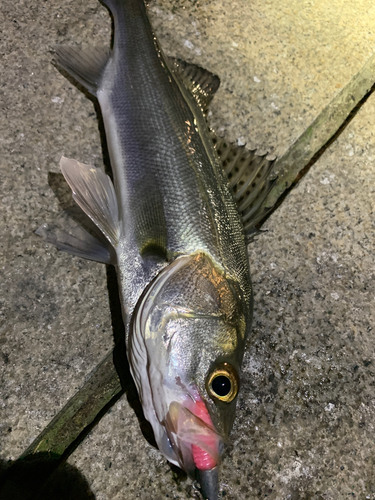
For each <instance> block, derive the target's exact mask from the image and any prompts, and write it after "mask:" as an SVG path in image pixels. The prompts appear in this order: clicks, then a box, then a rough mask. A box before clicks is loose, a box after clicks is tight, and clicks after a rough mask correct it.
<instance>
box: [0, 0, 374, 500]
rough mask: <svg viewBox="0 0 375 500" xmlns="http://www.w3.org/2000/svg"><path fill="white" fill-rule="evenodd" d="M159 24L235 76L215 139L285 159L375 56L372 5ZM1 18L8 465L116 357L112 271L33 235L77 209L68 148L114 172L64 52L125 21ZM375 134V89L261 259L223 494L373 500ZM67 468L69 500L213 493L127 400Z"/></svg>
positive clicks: (173, 44) (65, 11) (177, 3)
mask: <svg viewBox="0 0 375 500" xmlns="http://www.w3.org/2000/svg"><path fill="white" fill-rule="evenodd" d="M150 16H151V18H152V21H153V23H154V26H155V29H156V31H157V33H158V35H159V39H160V41H161V44H162V46H163V47H164V50H165V52H166V53H168V54H171V55H177V56H179V57H181V58H183V59H186V60H189V61H193V62H195V63H198V64H199V65H201V66H202V67H205V68H207V69H210V70H211V71H213V72H215V73H216V74H218V75H219V76H220V78H221V87H220V89H219V92H218V94H217V96H216V97H215V99H214V101H213V103H212V106H211V113H210V120H211V123H212V124H213V126H214V127H215V128H216V130H219V131H220V132H221V133H224V134H225V135H226V136H227V137H228V138H229V139H231V140H239V142H240V143H247V144H248V145H249V146H250V147H251V148H254V147H257V148H259V151H260V152H266V151H270V152H271V153H273V154H276V155H282V154H283V153H284V152H285V151H286V150H287V149H288V147H289V146H290V145H291V144H292V143H293V142H294V141H295V140H296V139H297V137H298V136H299V135H300V134H301V133H302V132H303V131H304V130H305V129H306V127H307V126H308V125H309V124H310V123H311V121H312V120H313V119H314V118H315V117H316V116H317V115H318V113H319V112H320V111H321V110H322V109H323V108H324V107H325V106H326V105H327V104H328V103H329V102H330V100H331V99H332V97H333V96H334V95H335V94H336V93H337V92H338V91H339V90H340V88H342V87H343V86H344V85H345V84H346V83H347V82H348V80H349V79H350V78H351V77H352V76H353V75H354V74H355V73H356V72H357V71H359V69H360V68H361V67H362V66H363V64H364V63H365V62H366V60H367V59H368V58H369V57H370V56H371V55H372V53H373V50H374V47H375V28H374V27H375V7H374V5H373V3H372V2H370V1H369V0H363V1H357V2H343V1H342V0H341V1H339V0H330V1H328V0H321V1H316V2H312V1H307V0H303V1H297V0H290V1H288V2H282V3H280V2H277V1H276V0H271V1H268V2H261V1H260V0H254V1H252V2H251V3H249V1H248V0H237V1H235V2H230V1H229V0H215V1H212V0H211V1H210V0H208V1H204V2H203V1H198V2H197V1H193V0H190V1H188V0H158V1H157V3H155V4H154V3H153V4H152V5H151V13H150ZM0 21H1V27H2V37H1V39H0V49H1V57H0V71H1V75H2V84H1V86H0V104H1V111H2V113H1V119H0V144H1V151H2V153H1V156H0V189H1V196H0V215H1V217H0V234H1V235H2V236H1V238H0V264H1V266H0V459H2V460H3V462H4V463H5V461H7V460H10V459H11V460H14V459H16V458H17V457H18V456H19V455H20V454H21V453H22V451H23V450H24V449H25V448H26V447H27V446H28V445H29V444H30V443H31V441H32V440H33V439H34V438H35V437H36V436H37V435H38V433H39V432H40V431H41V430H42V429H43V428H44V427H45V426H46V425H47V424H48V422H49V421H50V420H51V418H52V417H53V416H54V415H55V414H56V413H57V412H58V410H59V409H61V407H62V406H63V405H64V404H65V403H66V402H67V400H68V399H69V398H70V397H71V396H72V395H73V394H74V393H75V392H76V390H77V388H78V387H80V386H81V384H82V383H83V382H84V380H85V377H86V376H87V375H88V373H89V372H90V371H91V370H92V369H93V368H94V367H95V366H96V364H97V363H98V362H99V361H100V360H101V359H102V358H103V357H104V356H105V354H106V353H107V352H108V351H109V349H111V348H112V346H113V339H112V335H113V334H112V329H111V315H110V311H109V300H108V291H107V276H106V269H105V266H102V265H100V264H96V263H92V262H87V261H83V260H81V259H78V258H73V257H70V256H69V255H65V254H63V253H60V252H58V251H57V250H55V249H54V248H52V247H50V246H47V245H45V244H44V243H43V242H42V241H41V240H40V239H39V238H38V237H37V236H36V235H35V234H34V233H33V231H34V230H35V229H36V228H37V227H38V226H39V225H40V224H41V223H43V222H44V221H48V220H53V218H54V217H55V216H56V215H57V214H58V213H59V212H60V211H61V207H62V206H64V205H65V204H66V203H67V199H68V195H67V189H66V186H65V185H64V183H63V181H62V178H61V175H60V174H59V168H58V162H59V159H60V157H61V155H62V154H65V155H67V156H69V157H72V158H77V159H78V160H80V161H83V162H87V163H90V162H91V163H93V164H94V165H96V166H100V165H101V164H102V161H103V160H102V150H101V142H100V135H99V131H98V123H97V118H96V114H95V110H94V106H93V103H92V102H90V100H88V99H87V98H86V97H85V96H84V95H83V94H82V93H80V92H79V91H78V90H77V89H76V88H75V87H74V85H73V84H72V83H71V82H69V81H68V80H67V79H65V78H64V77H63V76H62V75H61V74H60V73H59V72H58V71H57V70H56V69H55V68H54V67H53V66H52V65H51V62H50V61H51V57H52V56H51V53H50V49H51V48H52V47H53V45H55V44H58V43H69V44H72V43H91V42H92V43H94V44H97V45H103V44H108V43H109V40H110V33H111V23H110V18H109V16H108V14H107V11H106V9H105V8H104V7H102V6H101V5H100V4H99V3H98V2H97V1H96V0H89V1H84V2H83V1H79V2H78V1H76V2H73V1H71V0H59V1H57V0H50V1H48V2H46V1H36V0H30V1H29V2H24V1H22V0H21V1H18V2H14V1H12V2H11V1H9V0H3V1H2V8H1V13H0ZM374 131H375V96H371V97H370V98H369V99H368V101H367V102H366V103H365V104H364V105H363V107H362V108H361V109H360V111H359V112H358V113H357V114H356V116H355V117H354V118H353V120H352V121H351V122H350V123H349V124H348V126H347V127H346V129H345V130H344V131H343V132H342V134H341V135H340V137H339V138H338V140H337V141H336V142H335V143H334V144H333V145H332V146H331V147H330V148H329V149H327V150H326V152H325V153H324V154H323V156H322V157H321V158H320V159H319V161H318V162H316V163H315V164H314V165H313V166H312V168H311V170H310V171H309V172H308V173H307V175H306V176H305V177H304V178H303V179H302V180H301V181H300V182H299V184H298V185H297V187H296V188H295V189H294V190H293V191H292V192H291V193H290V194H289V195H288V197H287V198H286V199H285V201H284V202H283V204H282V205H281V207H280V208H279V209H278V210H277V211H276V212H275V213H274V214H273V215H272V217H271V218H270V219H269V220H268V221H267V223H266V227H267V229H268V232H267V233H265V234H264V235H262V237H260V238H258V240H257V241H256V242H254V243H253V244H252V245H251V246H250V248H249V249H250V261H251V266H252V275H253V281H254V290H255V318H254V328H253V335H252V338H251V339H250V340H249V343H248V348H247V351H246V355H245V360H244V376H243V385H242V392H241V395H240V397H239V404H238V413H237V420H236V423H235V426H234V429H233V433H232V438H231V443H230V445H229V447H228V449H227V452H226V454H225V456H224V458H223V464H222V472H221V498H226V499H228V500H229V499H230V500H242V499H244V500H245V499H249V500H250V499H251V500H252V499H255V498H265V497H267V498H269V499H272V500H284V499H292V500H298V499H314V500H315V499H319V500H323V499H324V500H331V499H332V500H336V499H341V498H348V497H354V498H358V499H375V459H374V457H375V443H374V426H375V382H374V380H375V379H374V370H375V368H374V366H375V365H374V364H375V352H374V349H375V348H374V328H375V321H374V319H375V318H374V316H375V313H374V311H375V307H374V306H375V287H374V278H375V263H374V256H373V254H374V243H375V238H374V236H375V222H374V220H375V217H374V205H375V193H374V191H375V188H374V186H375V133H374ZM69 464H70V465H69V467H71V469H69V471H70V472H71V471H72V470H75V468H78V470H79V471H80V473H81V474H83V476H84V478H85V479H86V481H87V484H88V485H89V488H90V489H91V493H88V492H87V491H86V490H85V492H83V493H80V494H79V495H80V496H79V495H78V493H77V497H74V496H73V497H72V498H82V499H83V498H85V499H89V498H92V495H95V497H96V499H97V500H120V499H124V498H126V499H128V500H133V499H141V500H150V499H153V500H161V499H164V498H173V499H181V500H182V499H188V498H199V496H198V493H197V492H196V491H195V490H194V486H193V485H192V483H191V481H190V480H189V479H186V478H185V477H184V476H183V475H181V474H180V473H178V471H177V469H172V468H171V467H170V466H169V465H168V464H167V463H166V461H165V460H164V459H163V458H162V457H161V455H160V454H159V452H158V451H157V450H156V449H155V448H153V447H152V446H151V445H149V444H148V443H147V441H146V440H145V438H144V437H143V435H142V432H141V430H140V427H139V423H138V420H137V417H136V416H135V414H134V411H133V410H132V408H131V407H130V406H129V404H128V402H127V400H126V398H122V399H121V400H120V401H119V402H118V403H117V404H116V405H115V406H114V407H113V409H112V410H111V411H110V412H108V413H107V415H106V416H105V417H104V418H103V419H102V420H101V421H100V423H99V424H98V426H97V427H96V428H95V429H94V430H93V431H92V433H91V434H90V435H89V436H88V438H87V439H86V440H85V441H84V442H83V443H82V445H81V446H80V447H79V448H78V449H77V450H76V451H75V452H74V453H73V454H72V455H71V457H70V459H69ZM70 472H69V473H70ZM64 477H65V476H64ZM56 484H60V485H61V480H60V483H59V481H56ZM84 489H85V488H84ZM77 491H78V490H77ZM0 497H1V495H0ZM47 497H48V496H47ZM47 497H46V498H47ZM53 497H54V496H53V494H51V493H50V494H49V498H53ZM56 498H57V496H56ZM66 498H70V497H68V496H66ZM11 500H13V499H11Z"/></svg>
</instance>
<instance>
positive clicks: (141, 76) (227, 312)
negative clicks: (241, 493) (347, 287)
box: [56, 0, 260, 500]
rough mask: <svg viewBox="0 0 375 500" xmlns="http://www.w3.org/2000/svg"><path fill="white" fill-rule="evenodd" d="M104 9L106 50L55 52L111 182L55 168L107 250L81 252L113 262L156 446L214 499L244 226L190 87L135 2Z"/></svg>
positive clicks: (245, 282) (246, 276)
mask: <svg viewBox="0 0 375 500" xmlns="http://www.w3.org/2000/svg"><path fill="white" fill-rule="evenodd" d="M103 3H104V4H105V5H106V6H107V7H108V8H109V9H110V11H111V13H112V16H113V19H114V42H113V48H112V50H111V51H110V52H106V51H101V50H97V49H91V50H89V51H88V52H82V51H80V50H79V49H73V48H64V47H62V48H60V49H57V55H56V62H57V64H58V65H60V66H61V67H63V68H64V69H65V70H67V71H68V72H70V74H71V75H72V76H73V77H74V78H75V79H76V80H77V81H78V82H80V83H81V84H83V85H85V86H86V88H87V89H88V90H89V91H90V92H91V93H92V94H93V95H95V96H96V97H97V99H98V101H99V104H100V108H101V112H102V116H103V121H104V126H105V133H106V139H107V144H108V149H109V153H110V160H111V167H112V172H113V180H114V182H113V184H112V181H111V179H110V178H109V177H108V176H107V175H106V174H104V173H103V172H102V171H101V170H99V169H95V168H93V167H89V166H87V165H83V164H81V163H79V162H77V161H75V160H69V159H67V158H63V159H62V161H61V169H62V172H63V174H64V176H65V178H66V180H67V182H68V183H69V185H70V186H71V188H72V190H73V196H74V198H75V200H76V201H77V203H78V204H79V206H80V207H81V208H82V209H83V210H84V211H85V212H86V213H87V214H88V215H89V217H90V218H91V219H92V220H93V221H94V222H95V224H96V225H97V226H98V227H99V229H101V231H102V232H103V234H104V235H105V236H106V238H107V240H108V241H109V242H110V244H111V247H112V249H111V250H110V251H108V253H107V254H106V253H103V254H102V256H101V257H100V256H99V257H92V256H91V257H90V258H96V259H97V260H101V261H102V262H109V261H111V262H112V263H114V264H115V266H116V268H117V274H118V280H119V288H120V294H121V301H122V309H123V310H122V312H123V318H124V323H125V327H126V337H127V338H126V340H127V355H128V358H129V364H130V368H131V371H132V375H133V377H134V380H135V383H136V385H137V388H138V391H139V395H140V400H141V403H142V406H143V410H144V414H145V417H146V418H147V419H148V420H149V421H150V423H151V425H152V427H153V430H154V433H155V438H156V441H157V444H158V446H159V449H160V451H161V452H162V453H163V454H164V455H165V457H166V458H167V459H168V460H169V461H170V462H172V463H174V464H177V465H179V466H180V467H181V468H183V469H185V470H186V471H187V472H189V473H191V474H192V475H197V476H198V478H199V479H200V481H201V485H202V488H203V493H204V495H205V496H206V498H209V499H210V500H215V499H216V498H217V491H218V483H217V469H218V464H219V461H220V454H221V452H222V449H223V443H224V442H225V441H226V440H227V438H228V435H229V432H230V430H231V427H232V424H233V420H234V415H235V405H236V397H237V393H238V389H239V376H240V366H241V362H242V357H243V353H244V346H245V342H246V338H247V337H248V334H249V331H250V328H251V319H252V307H253V306H252V287H251V280H250V272H249V265H248V256H247V250H246V240H245V234H244V226H243V222H242V219H241V216H240V213H239V210H238V204H237V203H236V200H235V196H234V194H233V192H232V191H231V188H230V185H229V183H228V178H227V175H226V173H225V171H224V169H223V167H222V165H221V163H220V160H219V158H218V155H217V153H216V150H215V147H214V145H213V143H212V140H211V138H210V135H209V132H208V128H207V124H206V120H205V117H204V114H203V110H202V105H201V102H199V89H198V92H197V93H198V98H196V97H195V96H194V95H193V93H192V92H191V88H189V82H187V81H186V80H184V76H183V74H181V73H179V71H178V64H177V65H176V64H174V63H173V62H172V61H171V60H170V59H168V58H166V57H165V56H164V55H163V53H162V51H161V49H160V47H159V44H158V42H157V40H156V38H155V35H154V33H153V31H152V28H151V25H150V23H149V20H148V17H147V12H146V7H145V5H144V3H143V0H104V1H103ZM201 90H202V89H201ZM200 97H201V98H202V99H204V98H205V95H204V92H203V90H202V92H201V94H200ZM206 97H207V95H206ZM258 177H260V174H259V175H258ZM248 182H250V181H248ZM245 184H246V183H245ZM245 187H246V185H245ZM243 189H244V188H243ZM243 204H245V205H246V202H245V203H243ZM248 204H249V203H248ZM248 218H249V217H248ZM90 241H91V240H90ZM68 246H69V245H68V244H65V247H64V245H63V244H61V245H60V248H63V249H65V250H66V249H68V250H69V248H68ZM94 246H95V245H94ZM82 248H83V247H81V250H79V251H78V250H77V251H73V252H72V253H76V254H78V255H83V254H85V252H87V253H88V254H90V252H91V254H94V250H93V244H92V241H91V243H90V244H89V243H87V245H86V247H85V248H83V250H82ZM98 248H99V247H98ZM70 250H72V249H71V248H70ZM99 253H100V250H98V254H99Z"/></svg>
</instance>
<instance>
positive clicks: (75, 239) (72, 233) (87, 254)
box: [35, 207, 116, 264]
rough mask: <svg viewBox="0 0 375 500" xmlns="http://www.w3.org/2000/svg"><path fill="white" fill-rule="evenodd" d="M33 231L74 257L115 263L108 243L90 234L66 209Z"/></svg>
mask: <svg viewBox="0 0 375 500" xmlns="http://www.w3.org/2000/svg"><path fill="white" fill-rule="evenodd" d="M77 210H79V208H78V207H77ZM35 233H36V234H37V235H38V236H41V237H42V238H43V239H44V240H45V241H47V242H48V243H51V244H52V245H54V246H55V247H56V248H58V249H59V250H62V251H63V252H67V253H70V254H72V255H75V256H76V257H81V258H83V259H89V260H94V261H96V262H102V263H103V264H115V263H116V255H115V252H114V250H113V249H112V248H111V246H110V244H109V243H108V242H107V244H106V243H105V241H106V240H105V241H102V240H101V239H100V238H99V237H95V236H93V235H92V234H90V233H89V232H88V231H87V230H86V229H84V228H83V227H82V226H81V224H79V223H77V222H75V220H74V219H73V218H72V217H71V216H70V214H69V213H68V212H67V211H64V212H62V213H61V214H59V216H58V217H57V218H56V219H55V220H54V221H53V222H51V223H44V224H42V225H41V226H40V227H39V228H38V229H37V230H36V231H35ZM103 239H104V238H103Z"/></svg>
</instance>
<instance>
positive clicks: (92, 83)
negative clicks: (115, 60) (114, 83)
mask: <svg viewBox="0 0 375 500" xmlns="http://www.w3.org/2000/svg"><path fill="white" fill-rule="evenodd" d="M109 57H110V51H109V50H108V49H104V48H102V47H87V48H84V49H82V48H80V47H70V46H65V45H57V46H56V47H54V58H53V62H54V63H55V64H56V66H58V67H60V68H62V69H64V70H65V71H67V72H68V73H69V74H70V75H71V76H72V77H73V78H74V79H75V80H76V81H77V82H78V83H80V84H81V85H83V86H84V87H85V88H86V89H87V90H88V91H89V92H90V93H91V94H92V95H96V91H97V87H98V84H99V82H100V79H101V77H102V74H103V71H104V68H105V66H106V64H107V62H108V59H109Z"/></svg>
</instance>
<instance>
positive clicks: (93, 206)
mask: <svg viewBox="0 0 375 500" xmlns="http://www.w3.org/2000/svg"><path fill="white" fill-rule="evenodd" d="M60 168H61V171H62V173H63V176H64V177H65V180H66V182H67V183H68V184H69V186H70V189H71V190H72V192H73V198H74V200H75V201H76V203H77V204H78V205H79V206H80V207H81V209H82V210H83V211H84V212H85V213H86V214H87V215H88V216H89V217H90V219H91V220H92V221H93V222H94V223H95V224H96V225H97V226H98V228H99V229H100V230H101V232H102V233H103V234H104V236H105V237H106V238H107V239H108V241H109V242H110V243H111V245H112V246H113V247H114V248H116V246H117V244H118V239H119V232H120V229H119V228H120V224H119V211H118V206H117V198H116V193H115V188H114V186H113V183H112V181H111V179H110V178H109V177H108V175H106V174H105V173H104V172H102V170H100V169H99V168H95V167H91V166H90V165H85V164H84V163H80V162H79V161H77V160H73V159H70V158H65V157H64V156H63V157H62V158H61V160H60Z"/></svg>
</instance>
